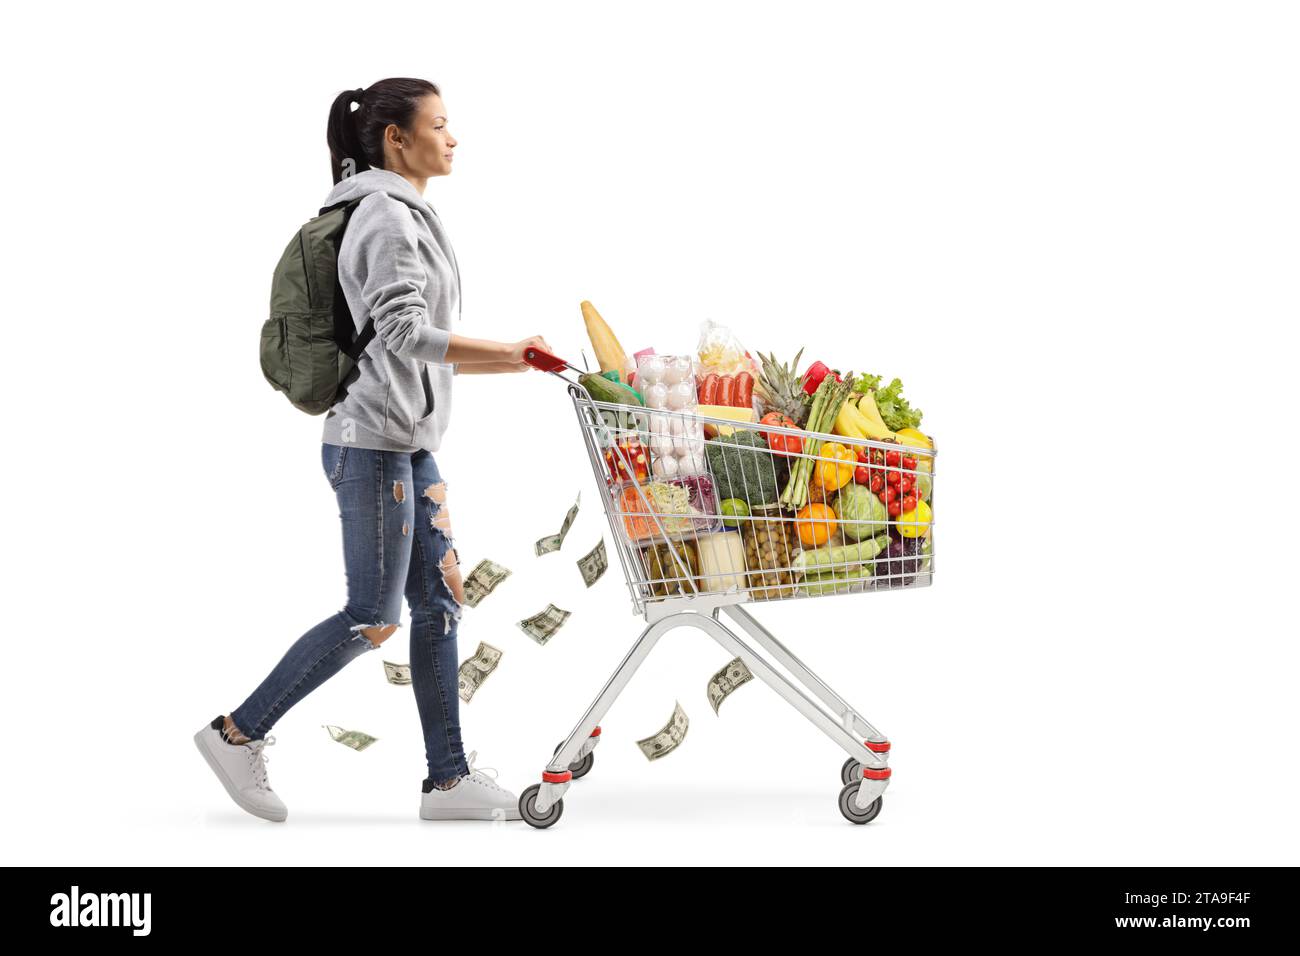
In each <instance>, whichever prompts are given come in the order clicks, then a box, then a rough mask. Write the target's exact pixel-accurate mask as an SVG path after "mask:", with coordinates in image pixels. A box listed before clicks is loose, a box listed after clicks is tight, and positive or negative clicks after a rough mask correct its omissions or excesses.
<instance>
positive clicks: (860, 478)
mask: <svg viewBox="0 0 1300 956" xmlns="http://www.w3.org/2000/svg"><path fill="white" fill-rule="evenodd" d="M853 480H854V481H856V482H857V483H858V484H860V485H865V484H869V483H870V482H871V472H870V470H869V469H868V468H867V467H866V466H865V465H858V467H857V468H854V469H853Z"/></svg>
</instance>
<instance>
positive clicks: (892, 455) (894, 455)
mask: <svg viewBox="0 0 1300 956" xmlns="http://www.w3.org/2000/svg"><path fill="white" fill-rule="evenodd" d="M898 458H899V455H898V452H896V451H891V452H887V453H886V454H885V464H886V465H897V464H898Z"/></svg>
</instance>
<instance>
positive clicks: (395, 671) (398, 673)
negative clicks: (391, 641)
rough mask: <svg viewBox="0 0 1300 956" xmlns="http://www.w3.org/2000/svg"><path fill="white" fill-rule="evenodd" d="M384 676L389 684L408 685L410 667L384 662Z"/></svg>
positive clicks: (408, 665)
mask: <svg viewBox="0 0 1300 956" xmlns="http://www.w3.org/2000/svg"><path fill="white" fill-rule="evenodd" d="M384 676H385V677H387V678H388V683H390V684H409V683H410V682H411V665H410V664H394V663H393V662H392V661H384Z"/></svg>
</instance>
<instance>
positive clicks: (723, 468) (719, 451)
mask: <svg viewBox="0 0 1300 956" xmlns="http://www.w3.org/2000/svg"><path fill="white" fill-rule="evenodd" d="M705 453H706V454H707V456H708V459H709V469H710V470H711V471H712V472H713V482H714V486H715V487H716V488H717V491H718V500H719V502H721V501H723V500H725V499H727V498H742V499H744V500H745V501H746V502H747V503H748V504H750V505H766V504H772V503H773V502H775V501H776V498H777V495H778V494H779V493H780V488H781V485H782V484H783V483H784V482H785V478H786V463H785V459H784V458H783V457H781V456H779V455H774V454H772V451H771V449H769V448H768V447H767V441H766V440H765V439H764V438H763V435H762V433H761V432H757V431H750V430H745V429H737V430H736V431H735V432H734V433H733V434H730V435H722V436H720V437H718V438H716V439H714V440H713V441H710V442H709V443H708V444H707V445H706V447H705Z"/></svg>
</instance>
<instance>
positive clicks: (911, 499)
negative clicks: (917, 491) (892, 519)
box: [903, 495, 916, 511]
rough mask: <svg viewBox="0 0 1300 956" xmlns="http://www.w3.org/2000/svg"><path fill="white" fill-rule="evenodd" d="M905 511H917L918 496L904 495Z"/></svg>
mask: <svg viewBox="0 0 1300 956" xmlns="http://www.w3.org/2000/svg"><path fill="white" fill-rule="evenodd" d="M903 510H904V511H915V510H916V495H903Z"/></svg>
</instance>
